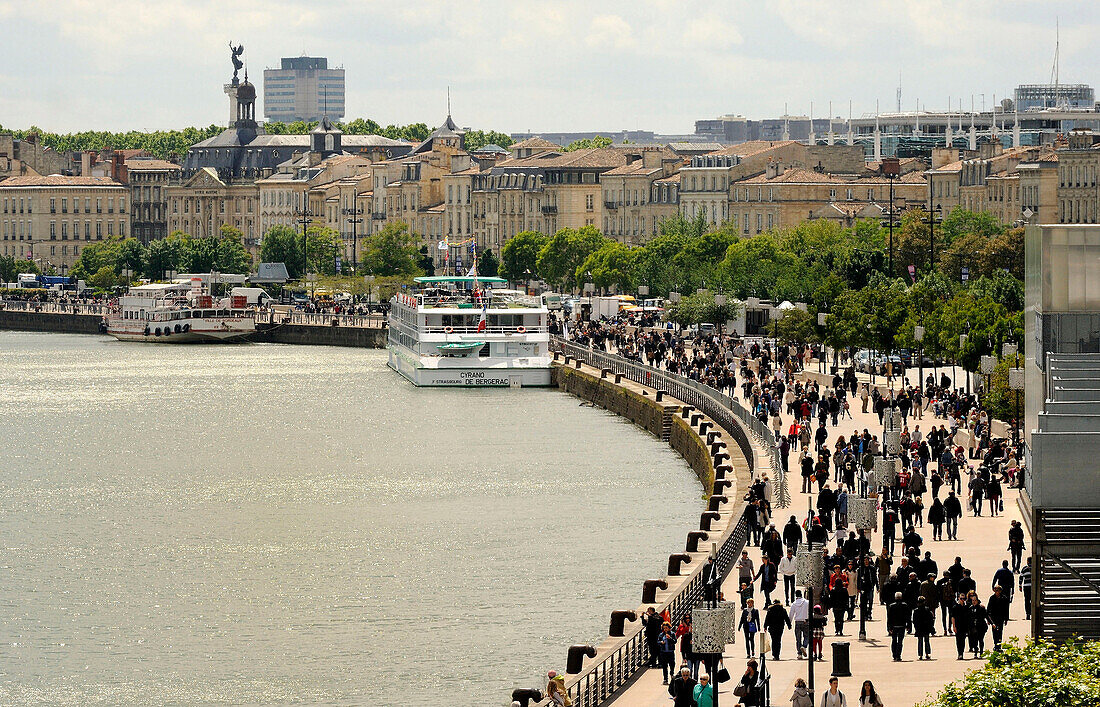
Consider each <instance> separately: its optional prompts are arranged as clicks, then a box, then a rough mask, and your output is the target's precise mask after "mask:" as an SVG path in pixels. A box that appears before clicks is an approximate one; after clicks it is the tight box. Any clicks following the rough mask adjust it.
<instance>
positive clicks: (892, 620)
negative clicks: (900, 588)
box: [886, 592, 913, 662]
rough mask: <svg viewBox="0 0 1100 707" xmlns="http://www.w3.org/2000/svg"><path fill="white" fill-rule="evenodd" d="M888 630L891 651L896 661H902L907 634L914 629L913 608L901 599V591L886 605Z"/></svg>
mask: <svg viewBox="0 0 1100 707" xmlns="http://www.w3.org/2000/svg"><path fill="white" fill-rule="evenodd" d="M886 630H887V631H888V632H889V633H890V652H891V653H893V655H894V661H895V662H900V661H901V651H902V648H903V644H904V642H905V634H906V632H908V631H912V630H913V610H912V609H910V608H909V605H908V604H906V603H905V602H904V601H902V599H901V592H897V593H896V594H894V602H893V603H892V604H890V605H889V606H888V607H886Z"/></svg>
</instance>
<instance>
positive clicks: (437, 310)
mask: <svg viewBox="0 0 1100 707" xmlns="http://www.w3.org/2000/svg"><path fill="white" fill-rule="evenodd" d="M416 282H417V284H418V285H419V289H418V290H417V291H416V292H415V293H414V294H403V293H401V294H397V295H394V297H393V298H392V299H391V300H390V313H389V343H388V348H389V365H390V367H391V368H393V369H394V370H396V371H397V372H398V373H400V374H401V375H403V376H405V377H406V378H408V379H409V380H410V381H412V382H413V383H415V384H416V385H418V386H508V387H522V386H544V385H550V349H549V346H550V335H549V331H548V329H547V324H548V321H547V320H548V317H549V310H547V308H546V306H545V305H544V304H543V303H542V302H541V300H540V299H539V298H537V297H528V296H527V295H524V294H522V293H519V292H514V291H502V290H500V289H499V287H500V286H501V285H504V284H506V282H505V281H504V280H502V279H500V278H498V277H477V276H472V275H466V276H454V277H446V276H444V277H418V278H416ZM494 286H497V287H498V289H497V290H495V291H494V290H493V289H492V288H493V287H494Z"/></svg>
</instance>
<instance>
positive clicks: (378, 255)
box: [362, 221, 422, 276]
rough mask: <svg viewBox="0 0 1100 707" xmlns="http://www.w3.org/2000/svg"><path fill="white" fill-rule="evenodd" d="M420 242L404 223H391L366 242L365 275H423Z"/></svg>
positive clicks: (364, 247) (364, 250)
mask: <svg viewBox="0 0 1100 707" xmlns="http://www.w3.org/2000/svg"><path fill="white" fill-rule="evenodd" d="M416 241H417V238H416V237H415V236H414V235H413V234H412V233H410V232H409V226H408V224H406V223H405V222H404V221H393V222H390V223H387V224H386V225H385V226H384V227H383V228H382V230H381V231H379V232H378V233H375V234H373V235H371V236H369V237H367V239H366V240H365V241H364V242H363V260H362V266H363V272H364V273H365V274H367V275H386V276H390V275H404V276H410V275H420V274H421V272H422V270H421V269H420V267H419V265H418V262H419V253H418V251H417V247H416Z"/></svg>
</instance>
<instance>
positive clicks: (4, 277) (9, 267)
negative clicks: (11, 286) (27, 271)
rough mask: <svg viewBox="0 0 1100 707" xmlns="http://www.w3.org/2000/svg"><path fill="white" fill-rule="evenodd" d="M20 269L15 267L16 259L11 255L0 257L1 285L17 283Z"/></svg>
mask: <svg viewBox="0 0 1100 707" xmlns="http://www.w3.org/2000/svg"><path fill="white" fill-rule="evenodd" d="M18 274H19V269H18V268H16V267H15V258H13V257H12V256H10V255H0V283H3V282H15V276H16V275H18Z"/></svg>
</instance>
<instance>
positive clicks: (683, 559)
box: [668, 552, 691, 577]
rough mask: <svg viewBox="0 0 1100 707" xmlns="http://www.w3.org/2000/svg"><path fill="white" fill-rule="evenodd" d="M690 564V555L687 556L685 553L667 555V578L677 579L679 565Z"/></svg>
mask: <svg viewBox="0 0 1100 707" xmlns="http://www.w3.org/2000/svg"><path fill="white" fill-rule="evenodd" d="M690 563H691V555H689V554H687V553H686V552H677V553H675V554H673V555H669V556H668V576H670V577H679V576H680V565H681V564H690Z"/></svg>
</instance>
